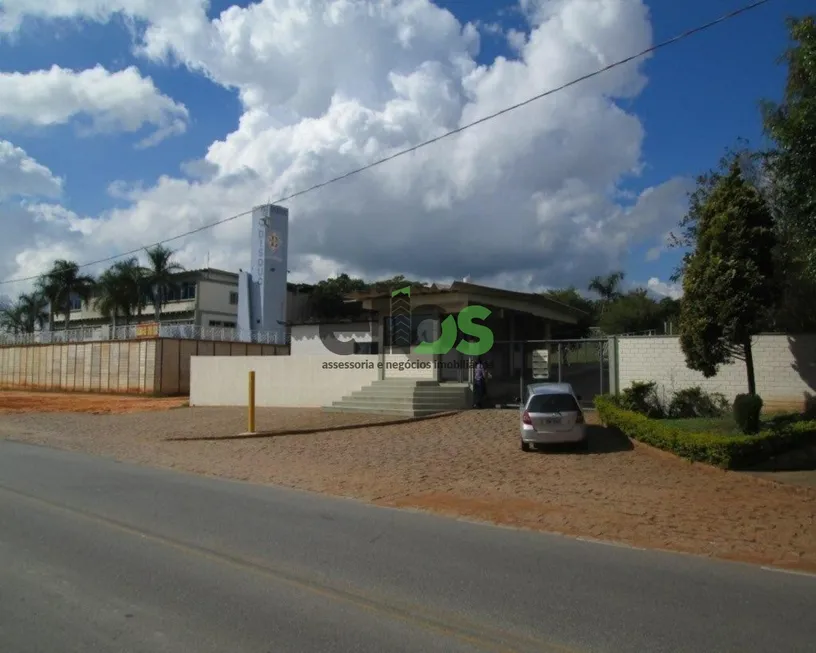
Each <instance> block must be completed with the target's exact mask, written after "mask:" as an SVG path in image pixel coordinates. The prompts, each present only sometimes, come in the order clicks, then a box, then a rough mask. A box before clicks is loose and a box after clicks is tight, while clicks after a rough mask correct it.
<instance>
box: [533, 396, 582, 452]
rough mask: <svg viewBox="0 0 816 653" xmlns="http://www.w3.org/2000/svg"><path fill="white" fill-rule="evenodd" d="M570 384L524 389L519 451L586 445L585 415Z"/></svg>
mask: <svg viewBox="0 0 816 653" xmlns="http://www.w3.org/2000/svg"><path fill="white" fill-rule="evenodd" d="M579 399H580V397H578V396H576V395H575V392H573V390H572V386H571V385H570V384H569V383H536V384H533V385H528V386H527V391H526V393H525V400H524V402H522V405H521V427H520V431H521V450H522V451H530V449H531V448H532V447H533V446H535V445H537V444H563V443H575V444H576V445H580V446H586V445H587V429H586V420H585V419H584V412H583V411H582V410H581V406H580V404H579V403H578V401H579Z"/></svg>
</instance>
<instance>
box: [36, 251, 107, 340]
mask: <svg viewBox="0 0 816 653" xmlns="http://www.w3.org/2000/svg"><path fill="white" fill-rule="evenodd" d="M94 283H95V282H94V278H93V277H92V276H90V275H87V274H82V273H81V272H80V271H79V265H78V264H77V263H75V262H74V261H66V260H65V259H58V260H56V261H54V265H53V266H51V269H50V270H49V271H48V272H46V273H45V275H43V277H42V278H41V280H40V282H39V284H38V285H39V287H40V289H41V291H42V293H43V295H44V296H45V297H46V298H47V299H48V301H49V303H50V304H51V313H52V314H53V313H54V309H55V307H57V306H59V307H60V308H61V309H62V312H63V314H64V316H65V328H66V329H68V328H69V327H70V325H71V300H72V299H73V298H74V297H79V299H80V300H81V301H83V302H85V303H87V302H88V301H89V300H90V298H91V295H92V293H93V288H94ZM50 321H51V322H52V323H53V317H52V318H51V320H50Z"/></svg>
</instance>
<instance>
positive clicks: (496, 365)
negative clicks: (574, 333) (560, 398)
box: [482, 338, 610, 407]
mask: <svg viewBox="0 0 816 653" xmlns="http://www.w3.org/2000/svg"><path fill="white" fill-rule="evenodd" d="M609 342H610V341H609V339H607V338H593V339H583V340H527V341H524V342H499V341H497V342H494V343H493V347H492V348H491V349H490V351H489V352H487V353H486V354H484V355H483V356H482V360H483V361H484V362H485V363H486V364H487V367H488V370H489V372H490V380H489V381H488V395H489V401H490V403H491V404H493V403H515V402H516V401H518V399H519V398H521V397H522V396H523V394H524V387H525V386H526V385H528V384H530V383H548V382H549V383H569V384H570V385H572V387H573V389H574V390H575V394H577V395H579V396H580V398H581V404H582V405H583V406H587V407H590V406H592V402H593V401H594V399H595V397H596V396H597V395H600V394H605V393H608V392H609V391H610V384H609V379H610V375H609V353H610V352H609Z"/></svg>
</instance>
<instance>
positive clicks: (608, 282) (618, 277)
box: [587, 270, 626, 303]
mask: <svg viewBox="0 0 816 653" xmlns="http://www.w3.org/2000/svg"><path fill="white" fill-rule="evenodd" d="M625 277H626V275H625V274H624V272H623V271H620V270H619V271H617V272H611V273H610V274H607V275H606V276H605V277H604V276H597V277H595V278H593V279H592V281H590V282H589V286H587V290H591V291H592V292H595V293H597V294H598V295H600V297H601V300H602V301H603V302H605V303H609V302H611V301H613V300H615V299H617V298H618V297H620V296H621V291H620V287H621V283H622V282H623V280H624V278H625Z"/></svg>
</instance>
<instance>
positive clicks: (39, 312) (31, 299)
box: [17, 292, 48, 333]
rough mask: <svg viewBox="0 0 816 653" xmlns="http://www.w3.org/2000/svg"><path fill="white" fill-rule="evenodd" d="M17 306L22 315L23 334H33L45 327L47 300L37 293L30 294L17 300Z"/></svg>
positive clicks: (23, 295)
mask: <svg viewBox="0 0 816 653" xmlns="http://www.w3.org/2000/svg"><path fill="white" fill-rule="evenodd" d="M17 306H18V307H19V308H20V310H21V311H22V314H23V326H24V328H25V333H34V331H35V330H36V329H37V328H39V329H40V330H42V328H43V327H44V326H45V323H46V322H47V321H48V312H47V310H46V309H47V308H48V300H47V299H46V298H45V297H43V295H41V294H40V293H39V292H32V293H28V294H25V293H24V294H22V295H20V297H18V299H17Z"/></svg>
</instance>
